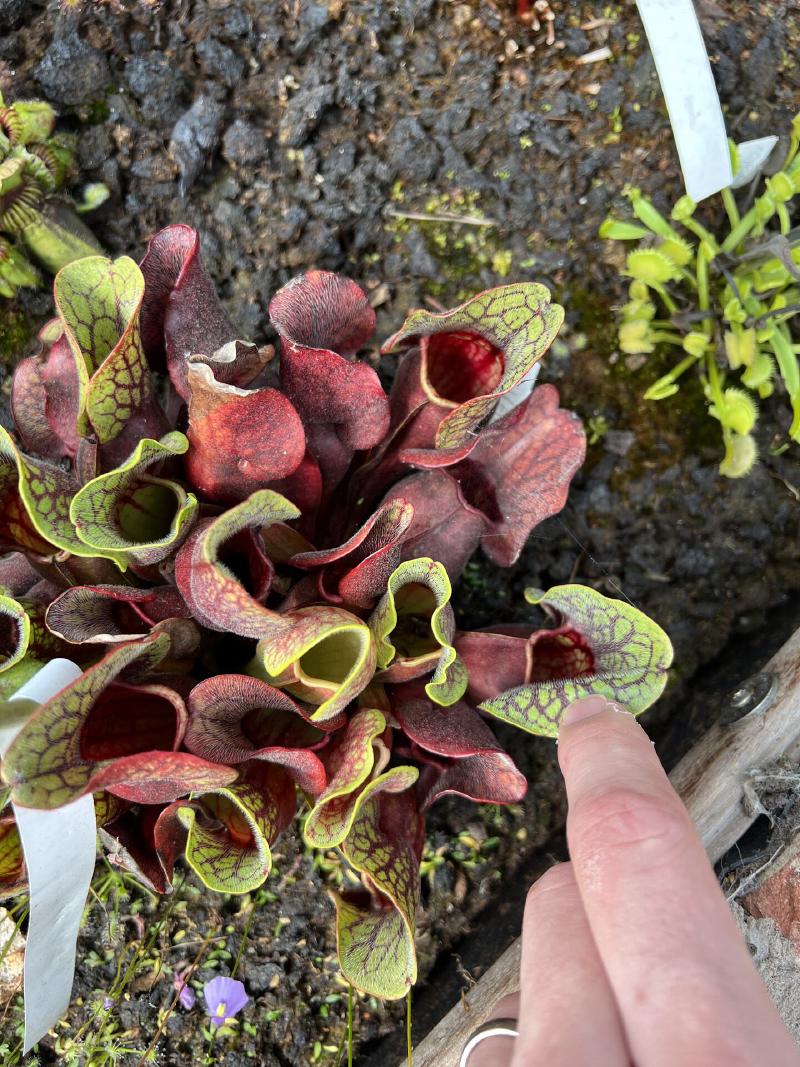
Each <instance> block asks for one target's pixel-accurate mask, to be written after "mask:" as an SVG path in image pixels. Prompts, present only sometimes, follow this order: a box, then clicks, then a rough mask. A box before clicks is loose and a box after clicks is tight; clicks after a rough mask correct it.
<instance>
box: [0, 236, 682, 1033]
mask: <svg viewBox="0 0 800 1067" xmlns="http://www.w3.org/2000/svg"><path fill="white" fill-rule="evenodd" d="M55 294H56V308H57V312H58V317H57V319H56V320H54V322H52V323H50V324H48V326H47V327H45V329H44V330H43V332H42V335H41V337H42V349H41V351H40V352H39V353H38V354H37V355H35V356H32V357H30V358H29V359H26V360H23V361H22V363H21V364H20V366H19V367H18V369H17V372H16V374H15V377H14V383H13V388H12V409H13V412H14V416H15V422H16V430H15V432H14V433H13V434H12V433H7V432H5V431H3V433H2V434H0V547H2V548H3V549H5V550H6V553H7V554H6V555H5V556H4V557H2V558H0V597H2V599H0V654H1V655H2V656H3V657H4V659H3V660H2V663H0V686H2V687H3V691H4V692H6V693H10V692H13V691H14V689H16V688H17V687H18V685H19V684H20V683H19V680H20V678H21V677H24V676H25V675H26V672H27V673H31V672H32V671H34V670H35V669H36V668H37V666H38V665H39V664H40V663H41V662H42V661H44V660H45V659H48V658H50V657H52V656H53V655H68V656H69V657H70V658H73V659H76V660H77V661H78V662H79V663H80V664H81V665H82V666H83V668H84V671H83V674H82V675H81V677H80V678H78V679H77V680H76V681H75V682H73V683H72V684H71V685H69V686H67V687H66V688H65V689H63V690H62V691H61V692H60V693H58V694H56V695H55V696H54V697H53V698H52V699H51V700H49V701H47V702H46V703H45V704H43V705H42V706H41V707H40V708H39V709H38V710H37V711H36V712H35V713H34V714H33V715H32V716H31V718H30V720H29V721H28V723H27V725H26V726H25V727H24V728H23V730H22V731H21V732H20V734H19V735H18V737H17V738H16V740H15V741H14V742H13V744H12V745H11V747H10V748H9V750H8V752H7V755H6V758H5V760H4V762H3V765H2V776H3V779H4V782H5V783H6V785H7V787H8V789H9V790H10V791H11V795H12V796H13V799H14V801H15V803H17V804H22V805H28V806H33V807H40V808H51V807H57V806H60V805H63V804H66V803H68V802H69V801H70V800H73V799H75V798H77V797H79V796H81V795H84V794H86V793H91V794H93V796H94V800H95V812H96V817H97V822H98V826H99V832H100V837H101V840H102V841H103V843H104V844H105V845H106V846H107V847H108V849H109V850H110V852H111V855H112V856H113V857H114V859H115V860H116V862H118V863H121V864H122V865H123V866H125V867H126V868H127V869H128V870H129V871H131V872H132V873H133V874H134V875H135V876H136V877H137V878H138V879H139V880H140V881H141V882H142V883H143V884H144V885H146V886H147V887H148V888H149V889H150V891H152V892H157V893H165V892H170V891H171V889H172V882H173V877H174V872H175V866H176V863H177V862H178V860H179V859H180V857H183V858H184V859H185V862H186V863H187V864H188V866H189V867H190V868H191V869H192V870H193V871H194V872H195V874H196V875H197V878H198V879H199V880H200V881H201V882H202V883H204V884H205V886H207V887H208V888H209V889H211V890H218V891H221V892H227V893H249V892H252V891H254V890H257V889H258V887H259V886H261V885H262V883H263V882H264V880H265V878H267V876H268V875H269V873H270V870H271V868H272V863H273V854H272V850H273V847H274V845H275V842H276V841H277V839H278V837H279V836H280V834H281V833H282V832H283V831H284V830H285V829H286V828H287V827H288V826H289V825H290V823H291V822H292V821H293V819H294V817H295V813H296V808H297V804H298V799H299V800H300V801H301V802H302V805H303V807H304V808H305V809H306V811H307V815H306V816H305V819H304V822H303V837H304V842H305V845H306V848H307V849H309V850H311V851H312V852H314V853H316V854H317V855H318V856H319V857H320V862H321V863H324V864H329V863H330V862H331V861H330V860H329V857H330V856H331V855H334V856H336V857H337V859H336V861H335V862H336V863H337V864H339V863H341V865H342V866H341V868H339V870H338V874H339V875H340V877H338V878H337V879H336V881H337V892H336V894H335V898H336V907H337V932H338V945H339V958H340V962H341V968H342V974H343V980H344V981H345V982H346V983H348V984H350V985H351V986H353V987H355V988H356V989H358V990H360V991H363V992H365V993H367V994H369V995H373V996H381V997H387V998H400V997H403V996H405V994H406V992H407V990H408V988H409V986H410V985H411V984H412V983H413V982H414V980H415V977H416V966H417V965H416V955H415V949H414V928H415V916H416V912H417V908H418V905H419V900H420V863H421V859H422V855H423V845H424V819H425V812H426V811H427V809H428V807H429V806H430V805H431V804H432V803H434V802H435V801H436V800H437V799H438V798H440V797H442V796H444V795H446V794H448V793H455V794H458V795H461V796H465V797H470V798H472V799H474V800H476V801H479V802H489V803H494V804H509V803H516V802H518V801H519V800H520V799H521V798H522V796H523V795H524V793H525V790H526V787H527V783H526V781H525V778H524V777H523V776H522V774H521V773H520V772H519V771H518V770H517V768H516V767H515V765H514V762H513V760H512V758H511V757H510V756H509V755H508V753H506V752H505V751H504V750H503V748H502V746H501V745H500V744H499V742H498V741H497V739H496V737H495V736H494V734H493V732H492V730H491V728H490V726H489V725H488V722H487V720H486V718H485V717H484V715H483V714H482V712H485V713H486V714H487V715H489V716H495V717H497V718H500V719H504V720H506V721H509V722H513V723H515V724H517V725H519V726H521V727H522V728H523V729H524V730H527V731H529V732H531V733H538V734H542V735H545V736H552V735H553V734H554V733H555V730H556V728H557V723H558V720H559V716H560V714H561V712H562V711H563V709H564V707H565V706H566V704H567V703H568V702H569V700H571V699H574V698H575V697H577V696H579V695H581V694H582V693H586V692H590V691H597V690H598V689H599V691H601V692H603V693H605V694H607V695H609V696H615V697H617V698H618V699H621V700H623V701H624V702H625V703H626V704H627V706H628V707H629V708H630V710H632V711H634V712H637V713H638V712H640V711H643V710H644V709H645V708H646V707H647V706H648V705H649V704H650V703H652V701H653V700H654V699H655V698H656V697H657V696H658V695H659V693H660V692H661V690H662V688H663V686H664V684H665V680H666V670H667V668H668V666H669V663H670V659H671V649H670V646H669V642H668V640H667V638H666V636H665V635H664V634H663V633H662V632H661V631H660V630H659V629H658V627H656V626H655V625H654V624H653V623H651V622H649V620H647V619H646V618H645V617H644V616H643V615H641V613H639V612H637V611H636V610H635V609H632V608H630V607H628V606H627V605H625V604H622V603H620V602H618V601H612V600H608V599H606V598H605V597H602V596H601V595H600V594H598V593H595V592H593V591H592V590H589V589H583V588H581V587H577V586H565V587H556V588H555V589H552V590H550V591H549V592H548V593H547V594H540V593H536V594H535V595H534V594H532V595H531V603H532V604H541V605H543V606H544V607H545V609H546V610H547V611H548V612H549V613H550V615H551V616H552V618H553V621H554V624H555V625H554V627H547V626H545V627H542V626H541V625H539V624H534V623H531V625H530V626H528V627H523V628H522V629H521V630H520V629H519V628H512V629H511V630H509V629H508V628H504V627H500V628H499V629H498V631H497V633H464V632H461V631H459V629H458V625H457V620H456V618H455V615H454V612H453V609H452V606H451V603H450V598H451V594H452V586H453V583H454V582H456V581H457V580H458V578H459V577H460V574H461V572H462V570H463V569H464V567H465V565H466V564H467V562H468V560H469V559H470V557H471V556H472V554H473V553H474V551H475V550H476V548H477V547H478V546H479V545H482V546H483V549H484V552H485V553H486V554H487V555H488V556H489V557H490V558H491V559H492V560H493V561H494V562H496V563H498V564H501V565H504V566H509V565H511V564H513V563H514V562H515V561H516V559H517V558H518V557H519V554H520V551H521V550H522V547H523V545H524V543H525V541H526V539H527V537H528V534H529V533H530V531H531V530H532V529H533V528H534V527H535V526H536V525H537V524H538V523H540V522H541V521H543V520H544V519H545V518H547V517H548V516H550V515H553V514H555V513H557V512H558V511H559V510H560V509H561V508H562V506H563V504H564V501H565V498H566V494H567V490H568V487H569V483H570V480H571V478H572V476H573V474H574V473H575V471H576V470H577V468H578V467H579V465H580V463H581V461H582V459H583V455H584V450H585V441H584V435H583V430H582V428H581V426H580V423H579V422H578V420H577V419H576V418H575V417H574V416H573V415H571V414H570V413H569V412H566V411H564V410H562V409H561V408H560V407H559V404H558V394H557V392H556V390H555V389H554V388H553V387H552V386H549V385H542V386H539V387H537V388H536V389H535V390H534V391H533V392H530V391H529V390H526V391H525V393H524V396H521V398H520V399H519V400H518V402H517V403H516V404H514V403H513V402H512V403H511V406H510V410H508V411H507V412H506V413H505V414H503V415H502V417H500V418H498V419H497V420H495V421H491V422H490V421H489V419H490V418H491V416H492V413H493V412H494V409H495V407H496V405H497V403H498V401H499V400H500V399H501V398H502V397H506V396H509V394H511V395H512V397H513V396H515V395H516V396H520V394H513V393H512V391H513V390H514V389H515V386H517V385H518V384H519V383H520V382H521V381H523V379H525V378H526V377H527V375H528V374H529V373H530V371H531V368H532V367H533V365H534V364H535V363H536V361H537V360H538V359H540V358H541V357H542V356H543V355H544V353H545V352H546V351H547V349H548V347H549V345H550V344H551V342H552V340H553V338H554V337H555V335H556V333H557V331H558V328H559V326H560V324H561V321H562V319H563V311H562V309H561V308H559V307H558V306H557V305H555V304H552V303H551V301H550V295H549V293H548V291H547V290H546V289H545V288H544V287H543V286H540V285H536V284H519V285H509V286H503V287H501V288H498V289H493V290H490V291H489V292H487V293H482V294H480V295H478V296H477V297H475V298H473V299H472V300H469V301H467V302H466V303H465V304H463V305H461V306H460V307H457V308H455V309H453V310H450V311H445V312H441V313H439V314H431V313H430V312H427V311H415V312H412V314H411V315H410V316H409V317H408V319H407V320H406V322H405V324H404V325H403V327H402V328H401V330H400V331H399V332H398V333H397V334H395V336H394V337H393V338H391V339H390V340H389V342H387V344H386V345H385V346H384V353H385V354H387V356H388V354H389V353H394V352H395V351H400V352H401V355H400V359H399V363H398V367H397V373H396V375H395V381H394V385H393V388H392V391H391V394H390V395H388V396H387V394H386V393H385V392H384V390H383V387H382V385H381V382H380V379H379V378H378V375H377V374H376V372H375V371H374V370H373V368H372V367H371V366H370V365H369V364H368V363H367V362H362V361H359V360H358V359H357V358H356V354H357V352H358V351H359V350H360V349H362V348H363V347H364V346H365V345H366V344H368V343H369V341H370V339H371V337H372V334H373V331H374V327H375V316H374V313H373V311H372V309H371V307H370V305H369V302H368V300H367V298H366V296H365V294H364V293H363V292H362V291H361V289H360V288H359V287H358V286H357V285H356V284H355V283H354V282H352V281H350V280H349V279H346V278H342V277H338V276H336V275H333V274H329V273H326V272H321V271H313V272H311V273H309V274H306V275H304V276H302V277H300V278H297V279H295V280H294V281H292V282H290V283H289V284H288V285H286V286H284V288H283V289H281V290H280V292H278V293H277V294H276V295H275V297H274V298H273V300H272V302H271V304H270V317H271V320H272V323H273V325H274V326H275V329H276V331H277V334H278V337H279V341H280V366H279V369H277V370H276V369H275V365H274V362H273V355H274V352H273V350H272V349H271V348H270V347H269V346H267V347H266V348H261V349H259V348H257V347H256V346H255V345H252V344H249V343H247V342H245V341H242V340H241V339H239V338H237V336H236V331H235V328H234V327H233V326H232V325H231V323H230V322H229V320H228V318H227V316H226V314H225V312H224V310H223V308H222V306H221V304H220V302H219V301H218V299H217V297H216V294H215V292H214V289H213V286H212V284H211V282H210V279H209V278H208V276H207V275H206V274H205V272H204V270H203V267H202V263H201V261H200V255H199V242H198V237H197V234H196V233H195V232H194V231H192V230H190V229H189V228H188V227H185V226H173V227H169V228H168V229H166V230H163V231H162V232H161V233H159V234H156V236H155V237H154V238H153V239H152V241H151V242H150V246H149V248H148V251H147V254H146V255H145V257H144V259H143V260H142V262H141V264H140V265H137V264H136V263H135V262H134V261H133V260H131V259H127V258H125V257H123V258H122V259H119V260H116V261H114V262H112V261H110V260H107V259H104V258H103V257H89V258H86V259H83V260H80V261H78V262H76V263H72V264H69V265H68V266H66V267H64V268H63V269H62V270H61V271H60V272H59V274H58V276H57V278H56V281H55ZM391 358H395V357H391ZM177 427H181V429H178V428H177ZM498 650H499V652H500V655H497V652H498ZM0 876H2V881H3V888H5V890H6V891H9V892H10V891H13V890H14V889H20V888H21V887H23V886H24V882H25V872H24V861H23V858H22V854H21V850H20V847H19V838H18V835H17V834H16V827H15V825H14V821H13V817H12V816H11V814H10V812H9V811H8V810H6V811H5V812H4V813H3V814H2V816H0ZM173 899H175V898H173ZM112 992H113V991H112ZM223 1000H224V997H223ZM225 1003H226V1005H227V1007H226V1009H225V1010H226V1017H227V1014H230V1013H228V1008H229V1007H230V1005H228V1002H227V1001H225ZM223 1029H224V1025H223ZM209 1033H210V1034H212V1036H213V1033H214V1031H213V1030H210V1031H209ZM210 1040H211V1038H210Z"/></svg>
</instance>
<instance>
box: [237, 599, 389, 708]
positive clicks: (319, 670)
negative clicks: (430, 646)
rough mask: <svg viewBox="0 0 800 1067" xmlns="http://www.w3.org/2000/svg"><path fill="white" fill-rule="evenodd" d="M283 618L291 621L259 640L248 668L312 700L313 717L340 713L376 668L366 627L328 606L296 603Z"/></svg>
mask: <svg viewBox="0 0 800 1067" xmlns="http://www.w3.org/2000/svg"><path fill="white" fill-rule="evenodd" d="M281 618H282V619H283V620H284V622H285V623H289V624H290V625H289V626H288V628H286V629H285V630H284V631H282V632H281V633H278V634H276V636H274V637H269V638H266V639H264V640H261V641H259V643H258V647H257V649H256V656H255V659H254V661H253V663H252V664H251V666H250V668H249V673H250V674H252V675H254V676H255V677H257V678H262V679H263V680H264V681H266V682H269V683H270V684H271V685H274V686H277V687H278V688H279V689H286V690H288V692H290V693H291V694H292V696H295V697H297V698H298V700H304V701H306V702H307V703H309V704H314V705H316V710H315V711H314V713H313V714H312V716H311V719H312V721H314V722H326V721H331V720H335V719H337V718H339V716H340V714H341V712H342V711H344V709H345V708H346V707H347V705H348V704H349V703H350V701H351V700H354V699H355V698H356V697H357V696H358V694H359V693H360V692H361V691H362V689H365V688H366V686H367V685H368V684H369V682H370V680H371V679H372V675H373V673H374V671H375V644H374V642H373V640H372V634H371V633H370V629H369V627H368V626H367V625H366V623H364V622H362V621H361V619H359V618H358V616H357V615H353V614H351V613H350V612H349V611H345V610H344V608H338V607H333V606H330V605H319V606H315V607H310V608H300V609H299V610H298V611H290V612H287V613H286V615H283V616H281Z"/></svg>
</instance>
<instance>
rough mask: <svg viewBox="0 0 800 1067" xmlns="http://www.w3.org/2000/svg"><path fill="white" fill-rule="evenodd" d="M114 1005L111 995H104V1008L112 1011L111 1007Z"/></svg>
mask: <svg viewBox="0 0 800 1067" xmlns="http://www.w3.org/2000/svg"><path fill="white" fill-rule="evenodd" d="M113 1007H114V1001H113V1000H112V999H111V997H103V1008H104V1010H105V1011H111V1009H112V1008H113Z"/></svg>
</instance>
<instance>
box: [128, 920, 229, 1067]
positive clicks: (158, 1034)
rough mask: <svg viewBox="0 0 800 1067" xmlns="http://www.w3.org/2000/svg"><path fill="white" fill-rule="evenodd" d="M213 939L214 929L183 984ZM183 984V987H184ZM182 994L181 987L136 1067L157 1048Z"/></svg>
mask: <svg viewBox="0 0 800 1067" xmlns="http://www.w3.org/2000/svg"><path fill="white" fill-rule="evenodd" d="M212 939H213V931H212V933H210V934H209V935H208V937H207V938H206V939H205V941H204V942H203V943H202V945H201V946H200V948H199V949H198V950H197V955H196V956H195V958H194V959H193V960H192V964H191V966H190V967H189V970H188V971H187V972H186V974H185V975H184V979H183V986H186V985H188V983H189V979H190V978H191V977H192V975H193V974H194V972H195V971H196V970H197V968H198V967H199V965H200V960H201V959H202V958H203V953H204V952H205V951H206V949H207V948H208V946H209V944H210V943H211V941H212ZM183 986H182V987H181V988H183ZM180 995H181V990H180V989H178V990H176V992H175V995H174V997H173V998H172V1000H171V1001H170V1005H169V1007H168V1008H167V1010H166V1012H165V1013H164V1018H163V1019H162V1020H161V1022H160V1024H159V1027H158V1029H157V1030H156V1032H155V1034H154V1035H153V1040H152V1041H151V1042H150V1044H149V1045H148V1046H147V1048H146V1049H145V1050H144V1052H143V1053H142V1057H141V1059H140V1060H139V1062H138V1063H137V1064H136V1067H142V1064H144V1063H145V1062H146V1060H147V1057H148V1056H149V1055H150V1053H151V1052H153V1050H154V1049H155V1047H156V1045H157V1044H158V1039H159V1038H160V1037H161V1035H162V1034H163V1032H164V1028H165V1026H166V1025H167V1022H168V1020H169V1017H170V1015H172V1013H173V1011H174V1010H175V1005H176V1004H177V1003H178V998H179V997H180ZM211 1032H212V1041H213V1033H214V1031H213V1028H212V1031H211ZM211 1044H212V1042H209V1046H208V1052H209V1054H210V1053H211Z"/></svg>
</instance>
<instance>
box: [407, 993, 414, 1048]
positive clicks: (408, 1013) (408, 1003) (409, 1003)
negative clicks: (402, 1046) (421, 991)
mask: <svg viewBox="0 0 800 1067" xmlns="http://www.w3.org/2000/svg"><path fill="white" fill-rule="evenodd" d="M406 1051H407V1053H408V1067H413V1063H412V1061H413V1058H414V1046H413V1043H412V1041H411V990H410V989H409V991H408V993H407V994H406Z"/></svg>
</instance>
